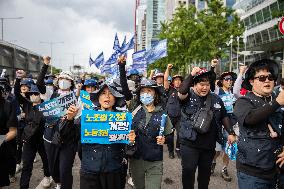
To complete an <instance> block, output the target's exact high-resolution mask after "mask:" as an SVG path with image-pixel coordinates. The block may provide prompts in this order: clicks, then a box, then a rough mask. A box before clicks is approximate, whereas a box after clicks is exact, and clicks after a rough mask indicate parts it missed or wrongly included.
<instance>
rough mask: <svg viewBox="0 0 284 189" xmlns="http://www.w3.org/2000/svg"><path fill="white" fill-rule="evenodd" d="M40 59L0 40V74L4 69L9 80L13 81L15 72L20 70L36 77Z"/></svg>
mask: <svg viewBox="0 0 284 189" xmlns="http://www.w3.org/2000/svg"><path fill="white" fill-rule="evenodd" d="M41 59H42V57H41V56H40V55H39V54H37V53H35V52H32V51H30V50H28V49H26V48H23V47H20V46H17V45H15V44H12V43H8V42H6V41H3V40H0V73H2V70H3V69H6V75H9V77H10V80H13V79H15V72H16V70H19V69H22V70H24V71H26V73H30V74H32V75H33V76H34V77H37V75H38V73H39V72H40V69H41V67H42V65H43V63H42V61H41Z"/></svg>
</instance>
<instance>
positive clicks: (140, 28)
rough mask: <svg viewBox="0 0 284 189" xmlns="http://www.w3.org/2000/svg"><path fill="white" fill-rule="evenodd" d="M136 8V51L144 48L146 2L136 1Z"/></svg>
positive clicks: (142, 0)
mask: <svg viewBox="0 0 284 189" xmlns="http://www.w3.org/2000/svg"><path fill="white" fill-rule="evenodd" d="M138 3H139V4H138V5H137V8H136V22H135V23H136V25H135V28H136V51H139V50H142V49H145V48H146V9H147V1H146V0H141V1H138Z"/></svg>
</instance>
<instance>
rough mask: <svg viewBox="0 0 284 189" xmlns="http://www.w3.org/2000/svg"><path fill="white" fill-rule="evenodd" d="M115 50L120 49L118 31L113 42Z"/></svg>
mask: <svg viewBox="0 0 284 189" xmlns="http://www.w3.org/2000/svg"><path fill="white" fill-rule="evenodd" d="M113 50H116V51H117V50H120V45H119V40H118V37H117V33H116V34H115V38H114V42H113Z"/></svg>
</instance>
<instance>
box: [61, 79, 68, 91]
mask: <svg viewBox="0 0 284 189" xmlns="http://www.w3.org/2000/svg"><path fill="white" fill-rule="evenodd" d="M58 86H59V89H62V90H66V89H70V87H71V81H69V80H67V79H60V80H59V81H58Z"/></svg>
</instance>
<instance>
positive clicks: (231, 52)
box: [230, 41, 233, 72]
mask: <svg viewBox="0 0 284 189" xmlns="http://www.w3.org/2000/svg"><path fill="white" fill-rule="evenodd" d="M232 65H233V41H232V42H231V63H230V72H231V71H232Z"/></svg>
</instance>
